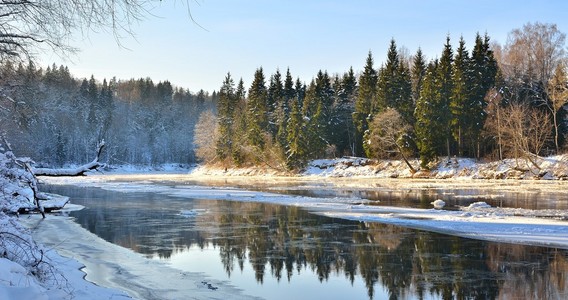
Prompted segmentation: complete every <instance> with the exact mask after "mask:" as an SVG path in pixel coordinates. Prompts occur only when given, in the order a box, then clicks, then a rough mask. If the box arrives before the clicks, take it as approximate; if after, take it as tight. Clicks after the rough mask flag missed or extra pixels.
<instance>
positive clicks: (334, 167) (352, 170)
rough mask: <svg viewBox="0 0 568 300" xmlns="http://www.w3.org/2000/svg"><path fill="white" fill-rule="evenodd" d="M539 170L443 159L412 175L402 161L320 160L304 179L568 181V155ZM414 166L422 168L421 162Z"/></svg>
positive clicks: (543, 162)
mask: <svg viewBox="0 0 568 300" xmlns="http://www.w3.org/2000/svg"><path fill="white" fill-rule="evenodd" d="M535 161H536V163H537V165H538V166H539V168H537V167H536V166H534V165H533V164H532V163H530V162H529V161H527V160H523V159H505V160H501V161H494V162H479V161H477V160H475V159H470V158H450V159H447V158H446V159H442V160H440V161H439V162H437V163H436V164H434V165H432V166H431V168H430V170H428V171H425V170H421V171H418V172H417V173H414V174H413V173H412V172H411V171H410V169H409V168H408V166H407V165H406V164H405V163H404V162H403V161H399V160H380V161H376V160H371V159H364V158H340V159H319V160H314V161H312V162H310V163H309V165H308V167H307V168H306V169H305V170H304V172H302V173H301V175H303V176H325V177H375V178H430V179H449V178H453V179H547V180H564V179H567V178H568V155H557V156H551V157H546V158H536V159H535ZM411 164H412V165H413V166H414V167H415V168H416V169H419V165H420V162H419V161H418V160H412V161H411Z"/></svg>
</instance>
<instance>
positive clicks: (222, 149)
mask: <svg viewBox="0 0 568 300" xmlns="http://www.w3.org/2000/svg"><path fill="white" fill-rule="evenodd" d="M235 99H236V97H235V83H234V81H233V78H232V77H231V73H227V76H226V77H225V80H224V81H223V85H222V86H221V89H220V90H219V101H218V102H217V113H218V119H219V139H218V140H217V143H216V152H217V157H218V158H219V159H220V160H222V161H223V160H225V159H226V158H228V157H231V155H232V152H233V132H232V129H233V120H234V108H235V106H234V104H235Z"/></svg>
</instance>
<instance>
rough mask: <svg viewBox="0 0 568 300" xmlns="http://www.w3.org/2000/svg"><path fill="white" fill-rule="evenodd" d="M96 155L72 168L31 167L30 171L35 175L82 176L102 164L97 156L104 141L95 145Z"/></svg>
mask: <svg viewBox="0 0 568 300" xmlns="http://www.w3.org/2000/svg"><path fill="white" fill-rule="evenodd" d="M97 147H98V149H97V156H96V157H95V159H93V161H92V162H90V163H87V164H84V165H82V166H79V167H77V168H74V169H48V168H32V169H31V171H32V173H33V174H34V175H35V176H84V175H85V173H86V172H88V171H91V170H96V169H98V168H100V167H102V166H103V164H102V163H100V162H99V158H100V156H101V154H102V152H103V149H104V147H105V142H104V141H101V142H100V143H99V144H98V145H97Z"/></svg>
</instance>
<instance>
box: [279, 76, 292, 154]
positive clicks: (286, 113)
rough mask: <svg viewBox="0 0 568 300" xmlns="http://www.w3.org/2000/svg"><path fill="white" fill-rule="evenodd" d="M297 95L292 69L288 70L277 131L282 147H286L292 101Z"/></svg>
mask: <svg viewBox="0 0 568 300" xmlns="http://www.w3.org/2000/svg"><path fill="white" fill-rule="evenodd" d="M295 97H296V91H295V90H294V80H293V79H292V75H291V74H290V69H287V70H286V78H285V80H284V91H283V97H282V102H281V103H280V113H281V116H280V119H279V122H278V132H277V133H276V140H277V142H278V144H279V145H280V147H282V148H283V149H285V148H286V136H287V132H288V122H289V118H290V102H291V101H292V100H293V99H294V98H295Z"/></svg>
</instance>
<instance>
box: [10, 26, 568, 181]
mask: <svg viewBox="0 0 568 300" xmlns="http://www.w3.org/2000/svg"><path fill="white" fill-rule="evenodd" d="M454 48H455V49H454ZM470 48H471V50H469V49H468V46H467V43H466V41H465V40H464V39H463V38H460V39H459V40H458V46H457V48H456V47H454V46H453V45H452V40H451V38H450V36H449V35H448V36H447V37H446V41H445V43H443V44H442V43H441V50H442V52H441V54H440V56H439V57H436V58H432V59H427V58H426V57H425V55H424V54H423V53H422V50H421V49H417V50H416V52H415V53H414V54H412V55H411V54H409V51H408V50H407V49H406V48H405V47H404V46H398V45H397V43H396V41H395V40H394V39H392V40H391V42H390V45H388V52H387V57H386V59H385V60H384V62H383V63H382V64H380V66H376V65H375V63H374V61H375V58H374V57H373V54H372V53H371V52H369V54H368V56H367V58H366V61H365V66H364V69H363V70H361V71H355V70H353V68H350V69H349V70H347V71H346V72H345V73H343V74H328V72H327V71H324V70H320V71H319V72H318V73H317V74H316V75H315V76H314V78H312V79H311V81H309V82H307V83H306V82H305V81H303V80H302V79H300V78H294V77H293V76H292V72H291V71H290V70H289V69H287V70H286V71H285V72H281V71H280V70H275V72H274V73H273V74H271V75H267V74H265V71H264V70H263V68H262V67H259V68H258V69H257V70H256V71H255V73H254V75H253V80H252V83H251V85H250V87H248V88H247V87H245V86H244V83H243V80H242V78H241V79H240V80H238V82H237V81H236V80H235V78H233V76H232V75H231V73H230V72H229V73H227V75H226V77H225V79H224V80H223V82H222V85H221V87H220V89H219V91H213V92H212V93H211V94H209V93H208V92H205V91H203V90H201V91H199V92H198V93H196V94H194V93H192V92H190V91H188V90H187V89H184V88H181V87H175V86H172V84H171V83H170V82H168V81H164V82H158V83H154V82H153V81H152V80H151V79H150V78H140V79H130V80H117V79H116V78H111V79H110V80H108V81H107V79H103V80H102V81H100V80H97V79H95V78H94V77H92V76H91V78H89V79H87V78H83V79H77V78H75V77H74V76H73V75H72V74H70V72H69V69H68V68H67V67H66V66H56V65H52V66H48V67H47V68H41V67H37V66H36V65H35V64H34V63H33V62H29V63H22V62H18V63H16V62H13V61H11V60H4V61H3V63H2V65H1V66H0V86H1V87H2V89H1V90H2V93H3V94H4V95H3V96H4V97H2V98H1V99H2V100H1V101H2V103H0V104H1V107H2V108H3V110H4V111H3V112H2V118H0V126H1V128H2V134H3V135H4V136H5V137H6V139H7V140H8V141H10V142H11V144H12V147H13V149H14V151H15V152H16V153H18V154H19V155H20V156H27V157H30V158H32V159H33V160H35V161H36V163H37V164H38V165H39V166H49V167H52V166H56V167H60V166H64V165H73V164H80V163H84V162H86V161H89V160H90V159H92V156H93V153H94V152H95V151H96V149H95V148H96V145H97V144H98V143H99V142H100V141H102V140H104V141H106V145H108V147H107V148H106V149H105V152H104V157H103V159H104V160H105V161H106V162H107V163H109V164H111V165H144V166H160V165H163V164H180V165H188V164H192V163H195V162H200V163H206V164H215V165H221V166H223V167H241V166H252V165H257V166H258V165H261V166H264V167H268V168H274V169H280V170H299V169H301V168H302V167H304V166H305V164H306V163H307V162H308V161H310V160H312V159H316V158H334V157H342V156H362V157H368V158H373V159H403V160H404V161H406V162H407V165H408V167H409V168H410V169H411V170H412V171H413V172H414V171H416V170H417V168H418V166H416V165H412V164H411V163H409V160H410V159H414V158H419V160H420V166H419V167H420V168H422V169H428V168H429V167H430V166H431V164H432V163H435V162H436V161H437V160H438V158H439V157H454V156H458V157H471V158H477V159H484V160H499V159H503V158H525V159H528V160H529V161H534V158H536V157H538V156H541V155H553V154H562V153H564V151H565V150H564V149H565V146H566V142H565V135H566V133H567V130H568V128H567V126H566V122H565V115H566V110H565V109H564V106H565V104H566V102H567V101H568V79H567V75H566V74H567V73H566V72H567V69H566V67H567V55H566V51H565V48H566V44H565V34H564V33H562V32H560V31H559V30H558V28H557V27H556V25H554V24H542V23H527V24H526V25H524V26H523V27H522V28H519V29H514V30H512V31H511V32H510V33H509V36H508V39H507V42H506V43H505V44H504V45H501V44H499V43H497V42H495V41H491V39H490V37H489V35H488V34H485V35H481V34H477V35H476V37H475V40H474V41H473V43H472V46H471V47H470ZM535 165H536V163H535Z"/></svg>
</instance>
